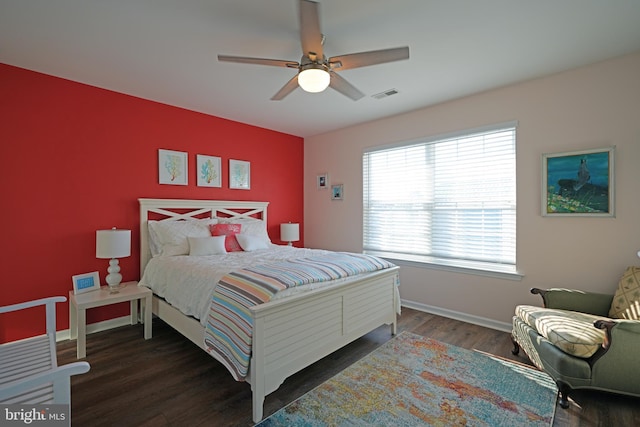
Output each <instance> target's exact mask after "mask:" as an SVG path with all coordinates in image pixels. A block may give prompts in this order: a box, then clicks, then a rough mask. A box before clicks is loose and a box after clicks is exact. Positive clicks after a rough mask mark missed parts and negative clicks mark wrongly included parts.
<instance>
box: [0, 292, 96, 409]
mask: <svg viewBox="0 0 640 427" xmlns="http://www.w3.org/2000/svg"><path fill="white" fill-rule="evenodd" d="M66 300H67V299H66V298H65V297H50V298H43V299H39V300H34V301H28V302H24V303H20V304H14V305H9V306H5V307H0V314H2V313H8V312H11V311H17V310H24V309H27V308H31V307H38V306H43V305H44V306H45V308H46V316H47V317H46V333H45V334H44V335H38V336H35V337H31V338H26V339H22V340H18V341H11V342H7V343H2V344H0V403H1V404H5V405H8V404H70V403H71V375H77V374H84V373H85V372H88V371H89V364H88V363H87V362H75V363H70V364H68V365H64V366H58V360H57V357H56V303H58V302H64V301H66Z"/></svg>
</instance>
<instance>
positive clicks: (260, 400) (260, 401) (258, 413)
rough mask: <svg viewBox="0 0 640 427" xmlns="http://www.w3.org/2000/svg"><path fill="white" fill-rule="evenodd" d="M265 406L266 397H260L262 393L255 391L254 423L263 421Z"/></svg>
mask: <svg viewBox="0 0 640 427" xmlns="http://www.w3.org/2000/svg"><path fill="white" fill-rule="evenodd" d="M263 405H264V396H260V393H258V392H256V391H255V390H254V391H253V422H254V423H256V424H257V423H259V422H260V421H262V409H263V408H262V407H263Z"/></svg>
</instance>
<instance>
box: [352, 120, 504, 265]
mask: <svg viewBox="0 0 640 427" xmlns="http://www.w3.org/2000/svg"><path fill="white" fill-rule="evenodd" d="M515 126H516V123H508V124H503V125H499V126H492V127H488V128H483V129H476V130H474V131H469V132H465V133H459V134H456V135H447V136H443V137H439V138H435V139H430V140H422V141H412V142H409V143H403V144H399V145H394V146H385V147H375V148H371V149H370V150H367V151H365V153H364V155H363V193H364V203H363V205H364V206H363V207H364V209H363V212H364V221H363V225H364V229H363V231H364V233H363V239H364V241H363V246H364V251H365V252H366V253H371V254H376V255H380V256H384V257H388V258H392V259H397V260H405V261H416V262H422V263H428V264H434V265H439V266H446V267H453V268H471V269H477V270H484V271H493V272H498V273H515V272H516V170H515V164H516V129H515Z"/></svg>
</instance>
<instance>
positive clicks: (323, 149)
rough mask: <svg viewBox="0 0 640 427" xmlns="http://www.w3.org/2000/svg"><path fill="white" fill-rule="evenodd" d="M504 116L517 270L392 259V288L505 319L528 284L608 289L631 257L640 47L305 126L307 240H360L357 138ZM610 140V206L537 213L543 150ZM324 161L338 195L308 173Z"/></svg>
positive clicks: (637, 203) (637, 230)
mask: <svg viewBox="0 0 640 427" xmlns="http://www.w3.org/2000/svg"><path fill="white" fill-rule="evenodd" d="M432 84H437V82H432ZM400 89H401V88H400ZM400 96H401V95H400ZM364 101H365V102H366V101H367V100H366V99H365V100H364ZM376 102H384V101H376ZM354 108H357V104H354ZM510 120H517V121H518V129H517V197H518V199H517V203H518V217H517V219H518V228H517V233H518V246H517V263H518V270H519V272H520V273H522V274H523V275H524V277H523V279H522V280H521V281H513V280H506V279H499V278H491V277H482V276H476V275H470V274H461V273H455V272H446V271H440V270H434V269H428V268H416V267H407V266H402V268H401V281H402V284H401V287H400V294H401V297H402V299H403V300H404V301H405V302H408V303H410V305H413V306H418V307H421V308H423V309H425V310H427V311H433V312H437V313H440V314H444V315H449V316H451V317H455V318H462V319H466V320H470V321H473V322H475V323H479V324H486V325H488V326H494V327H497V328H507V327H508V323H510V319H511V315H512V313H513V309H514V306H515V305H517V304H522V303H531V304H538V303H539V298H538V297H537V296H532V295H530V294H529V292H528V291H529V289H530V288H531V287H548V286H563V287H580V288H582V289H584V290H592V291H600V292H607V293H611V292H613V291H614V289H615V287H616V284H617V281H618V278H619V276H620V275H621V274H622V272H623V270H624V268H625V267H626V266H628V265H640V259H638V257H637V256H636V252H637V251H638V250H639V249H640V167H639V163H640V52H639V53H636V54H633V55H628V56H624V57H620V58H616V59H613V60H610V61H606V62H601V63H597V64H593V65H590V66H587V67H582V68H579V69H575V70H571V71H567V72H563V73H560V74H555V75H552V76H549V77H545V78H540V79H536V80H531V81H528V82H524V83H520V84H516V85H512V86H508V87H504V88H500V89H497V90H492V91H489V92H485V93H481V94H478V95H474V96H470V97H466V98H462V99H458V100H455V101H451V102H447V103H443V104H440V105H436V106H433V107H429V108H425V109H422V110H418V111H414V112H410V113H406V114H402V115H399V116H395V117H390V118H386V119H382V120H378V121H374V122H370V123H367V124H363V125H359V126H354V127H350V128H347V129H343V130H339V131H335V132H331V133H327V134H324V135H320V136H315V137H311V138H307V139H306V140H305V189H304V194H305V205H304V208H305V209H304V211H305V230H304V235H305V244H306V245H307V246H309V247H318V248H327V249H333V250H348V251H356V252H358V251H361V250H362V151H363V149H364V148H365V147H369V146H376V145H383V144H388V143H392V142H397V141H405V140H411V139H415V138H418V137H423V136H433V135H439V134H444V133H448V132H452V131H459V130H464V129H468V128H474V127H478V126H483V125H490V124H495V123H501V122H505V121H510ZM612 145H615V146H616V156H615V168H616V171H615V185H616V188H615V189H616V195H615V199H616V217H615V218H584V217H577V218H557V217H543V216H542V215H541V214H540V210H541V207H540V205H541V202H540V199H541V197H540V191H541V180H542V179H541V155H542V154H543V153H558V152H564V151H573V150H583V149H591V148H602V147H608V146H612ZM323 172H327V173H328V174H329V182H330V184H337V183H342V184H344V197H345V199H344V200H343V201H332V200H331V199H330V196H329V192H328V191H327V190H318V189H316V182H315V179H316V175H317V174H319V173H323Z"/></svg>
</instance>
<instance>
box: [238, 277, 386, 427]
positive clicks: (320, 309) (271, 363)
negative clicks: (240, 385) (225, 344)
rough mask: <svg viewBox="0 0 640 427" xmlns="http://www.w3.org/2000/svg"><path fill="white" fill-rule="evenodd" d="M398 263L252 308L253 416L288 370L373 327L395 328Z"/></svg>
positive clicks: (257, 417)
mask: <svg viewBox="0 0 640 427" xmlns="http://www.w3.org/2000/svg"><path fill="white" fill-rule="evenodd" d="M397 283H398V268H397V267H396V268H394V269H391V270H386V271H382V272H378V273H375V274H372V275H370V276H368V278H367V279H365V280H360V281H356V282H353V283H350V284H348V285H343V286H336V287H333V288H332V289H328V290H323V291H321V292H317V293H315V294H312V295H309V294H306V295H299V296H296V297H293V298H287V299H283V300H276V301H272V302H270V303H267V304H261V305H259V306H256V307H254V308H253V309H252V312H253V313H254V330H253V331H254V336H253V354H252V358H251V368H250V371H249V375H250V383H251V389H252V391H253V421H254V422H258V421H260V420H261V419H262V415H263V404H264V398H265V396H266V395H268V394H269V393H271V392H273V391H275V390H277V389H278V387H280V384H282V382H283V381H284V380H285V379H286V378H287V377H289V376H290V375H292V374H294V373H296V372H298V371H300V370H302V369H304V368H306V367H307V366H309V365H311V364H312V363H314V362H316V361H318V360H320V359H321V358H323V357H325V356H327V355H329V354H331V353H333V352H334V351H336V350H337V349H339V348H341V347H343V346H345V345H346V344H349V343H350V342H352V341H354V340H356V339H357V338H360V337H361V336H363V335H365V334H367V333H369V332H371V331H372V330H374V329H376V328H377V327H379V326H381V325H384V324H388V325H392V333H394V334H395V332H396V303H397V300H396V298H397V289H396V284H397Z"/></svg>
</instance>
